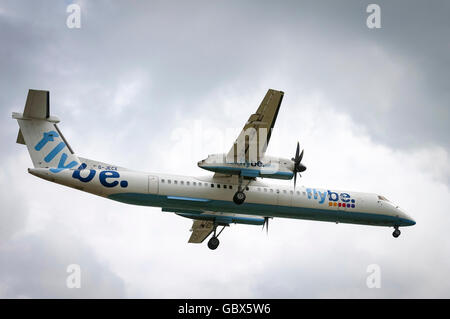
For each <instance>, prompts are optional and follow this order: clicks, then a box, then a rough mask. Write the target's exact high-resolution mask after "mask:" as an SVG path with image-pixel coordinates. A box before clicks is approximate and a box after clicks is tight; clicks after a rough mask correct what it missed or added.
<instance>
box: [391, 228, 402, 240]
mask: <svg viewBox="0 0 450 319" xmlns="http://www.w3.org/2000/svg"><path fill="white" fill-rule="evenodd" d="M400 234H401V232H400V229H398V227H396V228H395V230H394V232H393V233H392V236H394V238H397V237H398V236H400Z"/></svg>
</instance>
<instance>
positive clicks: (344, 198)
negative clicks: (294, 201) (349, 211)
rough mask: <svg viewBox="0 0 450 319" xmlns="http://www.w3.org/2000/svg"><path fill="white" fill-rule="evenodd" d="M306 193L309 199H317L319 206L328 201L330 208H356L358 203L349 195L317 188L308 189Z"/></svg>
mask: <svg viewBox="0 0 450 319" xmlns="http://www.w3.org/2000/svg"><path fill="white" fill-rule="evenodd" d="M306 193H307V194H308V199H315V200H317V201H318V203H319V204H323V203H325V200H326V199H328V206H336V207H348V208H355V202H356V201H355V199H353V198H351V196H350V194H348V193H340V194H338V193H336V192H332V191H330V190H326V191H325V190H324V191H320V190H316V189H315V188H313V189H311V188H307V189H306Z"/></svg>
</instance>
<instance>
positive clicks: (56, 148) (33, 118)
mask: <svg viewBox="0 0 450 319" xmlns="http://www.w3.org/2000/svg"><path fill="white" fill-rule="evenodd" d="M12 117H13V118H14V119H16V120H17V122H18V123H19V127H20V129H19V134H18V135H17V140H16V142H17V143H19V144H25V145H26V146H27V148H28V152H29V153H30V157H31V160H32V161H33V165H34V167H44V168H51V170H52V171H54V172H59V171H61V170H63V169H65V168H73V167H76V166H78V165H80V160H79V159H78V157H77V156H76V155H75V153H74V152H73V150H72V148H71V147H70V146H69V144H68V143H67V141H66V139H65V138H64V136H63V135H62V133H61V131H60V130H59V128H58V126H57V125H56V124H57V123H58V122H59V119H58V118H57V117H54V116H50V92H49V91H41V90H29V91H28V96H27V101H26V104H25V109H24V111H23V114H22V113H16V112H14V113H13V114H12Z"/></svg>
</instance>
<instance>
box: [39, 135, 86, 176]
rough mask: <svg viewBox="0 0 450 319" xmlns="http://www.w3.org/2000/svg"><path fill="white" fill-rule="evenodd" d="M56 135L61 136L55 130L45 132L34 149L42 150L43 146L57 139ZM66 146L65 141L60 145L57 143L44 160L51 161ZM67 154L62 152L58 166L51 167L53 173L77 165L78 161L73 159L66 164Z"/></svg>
mask: <svg viewBox="0 0 450 319" xmlns="http://www.w3.org/2000/svg"><path fill="white" fill-rule="evenodd" d="M56 137H59V134H58V133H57V132H55V131H49V132H44V136H43V137H42V139H41V140H40V141H39V142H38V143H37V144H36V146H35V147H34V149H35V150H36V151H38V152H39V151H41V150H42V148H43V147H44V146H45V145H47V143H48V142H53V141H55V140H54V139H55V138H56ZM64 147H66V144H65V143H64V142H59V143H58V145H56V146H55V147H54V148H53V149H52V150H51V151H50V152H49V153H48V154H47V155H46V156H45V157H44V161H45V162H46V163H50V162H51V161H52V160H53V159H54V158H55V157H56V155H58V154H59V153H60V152H61V151H62V150H63V149H64ZM67 157H68V156H67V154H66V153H62V154H61V157H60V158H59V163H58V167H57V168H50V171H51V172H52V173H58V172H61V171H62V170H63V169H66V168H72V167H74V166H75V165H77V164H78V163H77V162H76V161H72V162H70V163H69V164H67V165H66V161H67Z"/></svg>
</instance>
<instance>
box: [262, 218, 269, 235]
mask: <svg viewBox="0 0 450 319" xmlns="http://www.w3.org/2000/svg"><path fill="white" fill-rule="evenodd" d="M264 227H265V228H266V234H267V235H268V234H269V217H264V224H263V228H262V229H263V230H264Z"/></svg>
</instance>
